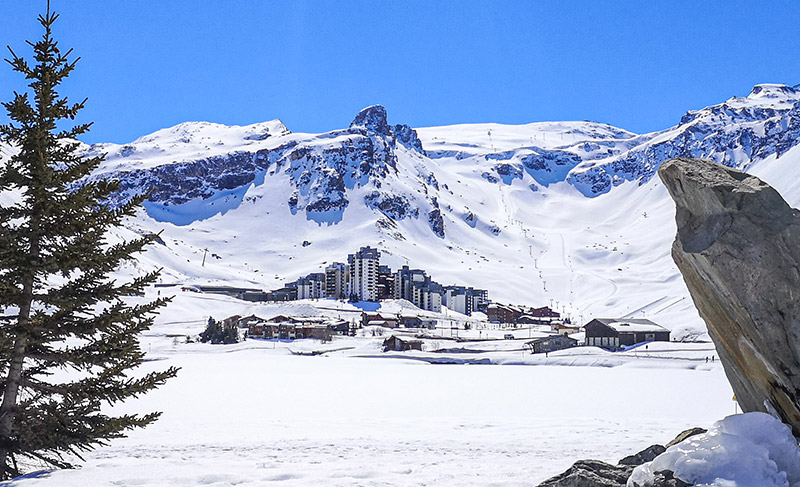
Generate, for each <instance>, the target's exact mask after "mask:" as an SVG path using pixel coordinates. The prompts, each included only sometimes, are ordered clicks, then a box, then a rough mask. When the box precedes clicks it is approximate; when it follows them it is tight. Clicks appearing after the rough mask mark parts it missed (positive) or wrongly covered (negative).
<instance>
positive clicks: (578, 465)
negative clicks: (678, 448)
mask: <svg viewBox="0 0 800 487" xmlns="http://www.w3.org/2000/svg"><path fill="white" fill-rule="evenodd" d="M705 432H706V430H704V429H702V428H691V429H688V430H686V431H684V432H682V433H680V434H679V435H678V436H676V437H675V439H674V440H672V441H670V442H669V443H668V444H667V445H669V446H671V445H674V444H677V443H680V442H681V441H683V440H685V439H687V438H689V437H691V436H694V435H697V434H701V433H705ZM665 450H666V448H665V447H664V446H662V445H651V446H649V447H647V448H645V449H644V450H642V451H640V452H639V453H636V454H634V455H629V456H627V457H625V458H623V459H622V460H620V461H619V462H618V463H617V464H616V465H611V464H610V463H606V462H601V461H600V460H578V461H577V462H575V463H574V464H573V465H572V466H571V467H570V468H569V469H568V470H567V471H566V472H564V473H561V474H559V475H556V476H555V477H552V478H550V479H547V480H545V481H544V482H542V483H541V484H539V486H538V487H625V486H626V485H627V483H628V478H630V476H631V473H632V472H633V470H634V468H636V467H638V466H639V465H643V464H645V463H647V462H652V461H653V460H654V459H655V458H656V457H658V456H659V455H661V454H662V453H664V451H665ZM689 485H690V484H688V483H686V482H684V481H682V480H680V479H678V478H675V477H674V476H673V475H672V472H670V471H666V470H665V471H663V472H658V473H657V474H656V479H655V483H654V484H652V485H651V486H648V487H687V486H689Z"/></svg>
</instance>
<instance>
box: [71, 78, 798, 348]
mask: <svg viewBox="0 0 800 487" xmlns="http://www.w3.org/2000/svg"><path fill="white" fill-rule="evenodd" d="M799 92H800V90H798V89H797V87H789V86H786V85H757V86H756V87H755V88H754V89H753V90H752V91H751V94H750V95H748V97H734V98H731V99H729V100H727V101H726V102H723V103H720V104H718V105H712V106H709V107H705V108H703V109H700V110H693V111H688V112H687V113H686V114H685V115H684V116H683V117H682V119H681V121H680V123H679V124H677V125H676V126H674V127H671V128H668V129H665V130H662V131H659V132H653V133H650V134H634V133H632V132H628V131H625V130H623V129H617V128H615V127H612V126H610V125H606V124H600V123H595V122H538V123H533V124H526V125H517V126H507V125H501V124H464V125H456V126H447V127H423V128H417V129H412V128H411V127H408V126H406V125H402V124H395V125H392V124H390V123H389V119H388V115H387V114H386V110H385V108H383V107H381V106H379V105H374V106H372V107H367V108H366V109H364V110H362V111H361V112H359V114H357V115H356V117H355V118H354V120H353V123H351V124H350V126H348V127H347V128H344V129H339V130H334V131H330V132H326V133H323V134H304V133H293V132H291V131H290V130H289V129H288V128H287V127H285V126H284V125H283V123H282V122H280V121H279V120H273V121H270V122H263V123H261V124H253V125H248V126H241V127H239V126H233V127H228V126H223V125H219V124H211V123H208V122H187V123H184V124H179V125H178V126H175V127H170V128H167V129H162V130H161V131H158V132H155V133H154V134H150V135H149V136H143V137H140V138H139V139H137V140H136V141H134V142H131V143H129V144H123V145H116V144H96V145H94V146H86V152H87V154H89V153H100V152H106V153H108V154H109V156H108V159H107V161H106V162H105V163H104V164H103V166H102V167H101V168H100V169H99V170H98V171H97V173H96V174H95V175H94V176H93V177H117V178H119V179H120V180H121V182H122V186H121V192H120V194H119V195H118V197H119V198H127V197H129V196H130V195H131V194H133V193H140V192H143V191H147V190H150V191H152V192H151V193H150V195H149V198H148V201H146V202H145V204H144V206H145V209H146V213H143V214H141V215H139V216H138V217H137V218H136V219H134V220H132V221H131V222H130V225H129V226H130V229H132V230H133V231H135V232H139V233H145V232H159V231H162V232H163V233H162V240H163V242H164V244H163V245H157V246H155V247H153V248H151V249H150V250H148V252H147V253H146V254H145V255H144V256H143V257H142V259H141V260H140V262H139V263H138V264H137V265H139V266H144V267H148V268H156V267H158V268H164V277H163V279H164V281H165V282H170V281H171V282H199V283H233V284H237V285H238V284H241V285H246V286H253V287H261V288H264V289H271V288H272V289H274V288H277V287H280V286H281V285H282V284H283V282H284V281H289V280H293V279H296V278H297V277H299V276H301V275H304V274H306V273H308V272H313V271H318V270H319V269H320V268H321V267H322V266H323V265H324V264H326V263H328V262H330V261H331V260H340V261H341V260H343V259H345V257H346V255H347V254H348V253H352V252H353V251H355V250H357V249H358V247H360V246H362V245H373V246H377V247H378V248H380V249H381V251H382V253H383V259H384V260H385V262H386V263H388V264H390V265H392V266H393V267H398V266H400V265H404V264H409V265H411V266H412V267H420V268H424V269H427V270H428V271H429V274H430V275H433V276H435V278H436V279H437V280H438V281H440V282H442V283H450V282H457V283H463V284H466V285H469V286H474V287H477V288H483V289H489V291H490V297H492V298H494V299H496V300H499V301H502V302H509V301H510V302H517V303H529V304H553V305H554V306H555V307H557V308H559V309H560V310H561V311H564V312H566V313H568V314H572V315H573V316H574V317H577V318H579V319H578V321H581V320H583V321H586V320H587V319H588V318H589V317H590V316H600V315H602V316H626V315H630V314H632V313H633V314H635V316H636V317H640V316H642V314H643V313H644V314H645V315H646V316H647V317H651V318H654V319H656V321H658V322H660V323H662V324H664V325H665V326H668V327H669V328H671V329H673V331H675V332H676V336H681V335H682V334H696V332H697V331H698V330H702V329H703V324H702V322H701V321H700V319H699V317H698V316H697V313H696V311H695V310H694V307H693V305H692V304H691V300H690V298H689V297H688V292H687V291H686V288H685V285H684V284H683V282H682V281H681V279H680V276H679V274H678V272H677V269H676V268H675V266H674V264H673V263H672V262H671V259H669V246H670V243H671V240H672V238H673V236H674V232H675V228H674V218H673V215H674V209H673V207H672V203H671V201H669V198H668V197H667V195H666V192H665V190H664V189H663V186H661V185H660V183H659V182H658V181H657V178H653V177H652V176H653V174H654V171H655V170H656V169H657V167H658V165H660V163H661V162H664V161H665V160H666V159H668V158H670V157H674V156H676V155H681V156H688V157H705V158H710V159H712V160H715V161H717V162H721V163H723V164H726V165H730V166H733V167H739V168H743V169H745V170H747V171H755V172H757V173H758V172H760V173H762V174H765V175H766V176H767V177H768V182H770V183H773V184H776V185H777V186H778V187H779V188H781V185H783V186H782V191H788V192H790V193H792V194H791V195H790V197H787V200H788V201H790V203H792V204H794V205H797V204H798V202H800V194H796V193H798V191H797V190H796V189H793V187H792V186H791V184H789V182H790V181H791V178H792V177H793V176H797V177H800V170H798V167H800V152H799V151H798V149H797V147H796V145H797V144H796V142H797V141H798V140H800V117H799V116H798V115H799V114H800V108H798V106H800V94H799ZM792 195H795V196H793V197H794V199H792ZM306 242H307V243H309V244H310V245H301V244H303V243H306ZM206 250H208V252H209V253H211V254H213V255H214V257H212V258H211V259H209V260H208V261H207V262H203V259H202V257H203V256H204V255H205V252H206Z"/></svg>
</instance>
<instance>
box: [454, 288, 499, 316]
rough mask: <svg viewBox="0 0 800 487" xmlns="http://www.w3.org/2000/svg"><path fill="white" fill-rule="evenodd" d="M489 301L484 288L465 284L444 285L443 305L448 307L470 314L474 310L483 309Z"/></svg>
mask: <svg viewBox="0 0 800 487" xmlns="http://www.w3.org/2000/svg"><path fill="white" fill-rule="evenodd" d="M488 302H489V293H488V292H487V291H486V290H484V289H474V288H471V287H465V286H445V288H444V305H445V306H447V308H448V309H451V310H453V311H457V312H459V313H463V314H465V315H471V314H472V313H473V312H474V311H481V309H483V310H485V307H486V305H488Z"/></svg>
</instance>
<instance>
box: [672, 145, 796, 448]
mask: <svg viewBox="0 0 800 487" xmlns="http://www.w3.org/2000/svg"><path fill="white" fill-rule="evenodd" d="M658 173H659V176H660V177H661V179H662V180H663V181H664V184H665V185H666V186H667V189H668V190H669V193H670V195H671V196H672V198H673V199H674V200H675V202H676V205H677V215H676V219H677V224H678V235H677V237H676V239H675V243H674V244H673V247H672V256H673V258H674V259H675V262H676V263H677V265H678V268H679V269H680V271H681V273H682V274H683V278H684V280H685V281H686V285H687V286H688V288H689V291H690V292H691V295H692V299H693V300H694V303H695V305H696V306H697V309H698V310H699V311H700V315H701V316H702V317H703V319H704V320H705V321H706V324H707V325H708V330H709V334H710V335H711V337H712V339H713V340H714V342H715V344H716V346H717V350H718V351H719V354H720V359H721V360H722V364H723V366H724V367H725V373H726V374H727V376H728V379H729V380H730V382H731V385H732V386H733V390H734V392H735V393H736V398H737V400H738V402H739V404H740V405H741V406H742V409H743V410H744V411H746V412H750V411H762V412H767V413H772V414H777V415H778V416H779V417H780V419H781V420H782V421H783V422H784V423H786V424H788V425H790V426H791V427H792V431H793V433H794V435H795V436H800V212H798V211H797V210H794V209H792V208H791V207H790V206H789V205H788V204H787V203H786V202H785V201H784V200H783V198H781V196H780V195H779V194H778V192H777V191H775V190H774V189H773V188H771V187H770V186H769V185H767V184H766V183H764V182H762V181H761V180H759V179H758V178H756V177H754V176H749V175H747V174H744V173H742V172H740V171H737V170H734V169H729V168H727V167H724V166H721V165H718V164H715V163H712V162H710V161H705V160H700V159H672V160H670V161H668V162H666V163H664V164H663V165H662V166H661V169H660V170H659V172H658Z"/></svg>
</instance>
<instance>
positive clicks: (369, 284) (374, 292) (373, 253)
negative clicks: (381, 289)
mask: <svg viewBox="0 0 800 487" xmlns="http://www.w3.org/2000/svg"><path fill="white" fill-rule="evenodd" d="M380 258H381V253H380V251H379V250H378V249H373V248H370V247H369V246H367V247H361V249H360V250H359V251H358V252H356V253H355V254H350V255H349V256H347V264H348V266H349V268H350V269H349V271H350V284H349V290H350V293H349V294H350V297H351V298H355V299H357V300H359V301H377V300H378V268H379V267H380Z"/></svg>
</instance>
